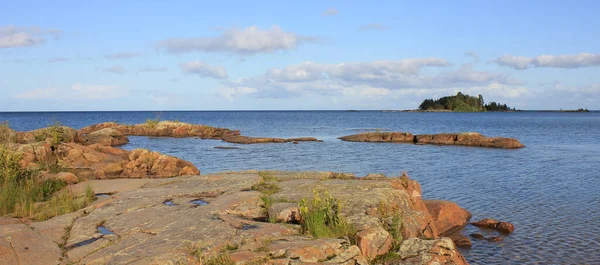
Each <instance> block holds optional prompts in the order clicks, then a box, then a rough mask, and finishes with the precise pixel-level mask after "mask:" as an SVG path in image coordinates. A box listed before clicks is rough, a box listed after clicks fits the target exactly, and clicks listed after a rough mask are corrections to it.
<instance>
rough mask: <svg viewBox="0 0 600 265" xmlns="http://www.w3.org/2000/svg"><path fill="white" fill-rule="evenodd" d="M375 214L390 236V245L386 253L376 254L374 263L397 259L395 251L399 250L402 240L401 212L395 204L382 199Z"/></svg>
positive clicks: (402, 217)
mask: <svg viewBox="0 0 600 265" xmlns="http://www.w3.org/2000/svg"><path fill="white" fill-rule="evenodd" d="M377 214H378V217H379V219H380V221H381V224H382V226H383V228H384V229H385V230H386V231H388V232H389V233H390V235H391V236H392V239H393V241H392V246H391V248H390V250H389V251H388V253H386V254H383V255H381V256H378V257H377V258H376V259H375V261H374V264H380V263H385V262H389V261H393V260H397V259H398V255H397V254H396V252H398V250H400V244H402V241H403V240H404V239H403V237H402V230H403V223H402V220H403V219H404V216H403V212H402V211H401V210H400V208H399V207H398V206H396V205H390V204H387V203H385V202H384V201H380V202H379V205H378V206H377Z"/></svg>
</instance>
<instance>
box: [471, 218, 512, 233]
mask: <svg viewBox="0 0 600 265" xmlns="http://www.w3.org/2000/svg"><path fill="white" fill-rule="evenodd" d="M471 224H472V225H474V226H477V227H484V228H490V229H496V230H498V231H499V232H502V233H504V234H510V233H512V232H513V231H515V226H514V225H513V224H511V223H509V222H501V221H498V220H496V219H492V218H485V219H482V220H479V221H477V222H473V223H471Z"/></svg>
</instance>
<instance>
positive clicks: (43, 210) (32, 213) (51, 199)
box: [0, 145, 94, 220]
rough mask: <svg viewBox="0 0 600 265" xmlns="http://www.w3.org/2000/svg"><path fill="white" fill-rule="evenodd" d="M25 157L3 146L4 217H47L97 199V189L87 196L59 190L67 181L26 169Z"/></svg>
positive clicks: (0, 192) (0, 204)
mask: <svg viewBox="0 0 600 265" xmlns="http://www.w3.org/2000/svg"><path fill="white" fill-rule="evenodd" d="M22 157H23V155H22V154H20V153H17V152H13V151H11V150H8V149H7V148H5V147H3V146H1V145H0V216H8V217H20V218H29V219H34V220H46V219H49V218H52V217H54V216H57V215H61V214H65V213H69V212H73V211H76V210H79V209H81V208H83V207H85V206H87V205H88V204H89V203H90V202H91V201H93V200H94V196H93V191H88V192H87V195H86V196H76V195H75V194H73V193H72V192H70V191H65V192H61V193H57V191H59V190H61V189H62V188H63V187H65V186H66V185H67V184H66V183H65V182H63V181H60V180H56V179H43V178H40V177H39V174H38V172H36V171H33V170H30V169H27V168H22V167H21V165H20V164H19V161H20V160H21V159H22ZM90 193H91V194H92V196H90V195H89V194H90Z"/></svg>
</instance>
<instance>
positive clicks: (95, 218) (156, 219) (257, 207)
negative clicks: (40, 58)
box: [0, 171, 437, 264]
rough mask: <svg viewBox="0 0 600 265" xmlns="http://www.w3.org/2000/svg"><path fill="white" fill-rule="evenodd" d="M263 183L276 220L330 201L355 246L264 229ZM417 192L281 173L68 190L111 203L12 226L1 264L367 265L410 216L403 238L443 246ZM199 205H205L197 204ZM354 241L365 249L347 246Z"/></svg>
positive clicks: (328, 175)
mask: <svg viewBox="0 0 600 265" xmlns="http://www.w3.org/2000/svg"><path fill="white" fill-rule="evenodd" d="M263 182H267V183H268V184H270V185H276V186H277V187H278V190H277V191H276V192H275V193H274V194H272V195H270V200H271V201H272V202H273V207H272V209H271V212H277V213H278V215H279V213H282V212H285V211H287V210H288V209H291V211H290V212H295V211H298V209H297V208H296V207H295V206H297V205H298V202H299V201H301V200H302V199H311V198H313V196H314V192H328V193H329V194H331V195H332V196H333V197H334V198H336V199H337V200H339V202H340V203H341V205H342V215H343V216H345V217H346V218H347V220H348V221H349V222H350V223H351V224H353V225H354V226H355V227H356V229H357V232H358V233H357V235H356V236H354V237H356V238H351V237H353V236H352V235H350V237H347V238H339V239H335V238H329V239H327V238H322V239H315V238H312V237H311V236H308V235H306V234H302V233H301V227H300V225H297V224H293V223H285V222H291V221H292V220H291V219H292V218H288V217H289V215H291V214H283V215H284V217H285V218H280V219H281V221H282V222H281V223H269V222H267V220H268V217H269V216H268V212H267V210H268V209H266V206H265V204H264V201H263V200H264V199H265V197H266V196H267V194H264V193H261V192H259V191H255V190H253V187H257V184H261V183H263ZM415 185H417V182H416V181H413V180H410V179H408V178H405V179H401V178H387V177H385V176H383V177H378V178H376V179H366V180H362V179H359V178H355V177H354V176H353V175H351V174H343V173H332V172H282V171H261V172H259V171H244V172H224V173H216V174H210V175H202V176H184V177H176V178H167V179H111V180H93V181H85V182H81V183H78V184H76V185H72V186H71V187H70V189H71V190H73V191H75V192H80V193H83V192H85V188H86V187H88V186H91V187H92V188H93V189H94V191H95V192H96V193H107V194H109V196H106V197H99V198H98V200H96V201H95V202H94V203H93V204H92V205H90V206H88V207H86V208H84V209H82V210H79V211H77V212H75V213H71V214H66V215H62V216H58V217H55V218H53V219H50V220H47V221H44V222H39V223H31V224H25V223H19V220H15V219H5V220H4V221H3V222H4V223H6V225H2V229H1V230H0V260H2V261H3V263H2V264H41V263H39V261H40V260H43V261H44V262H48V264H69V263H75V264H201V263H200V261H199V258H200V257H210V256H214V255H218V253H221V252H223V251H225V252H226V253H227V255H230V257H231V258H232V259H234V260H235V261H236V262H239V263H244V262H250V261H254V262H258V263H264V264H267V263H272V264H296V262H324V263H326V264H367V259H373V258H374V257H375V256H376V255H382V254H385V252H387V251H388V250H389V246H390V244H391V242H392V240H394V239H393V238H391V236H390V235H389V234H388V232H386V230H384V228H383V223H384V222H387V221H388V219H387V218H388V217H389V216H392V215H394V214H402V216H405V217H404V218H405V220H403V221H402V222H401V223H400V224H399V225H402V227H397V229H403V230H402V233H403V235H414V236H415V237H421V236H432V237H436V236H437V235H436V234H427V235H424V234H423V232H422V231H424V230H427V229H428V227H430V226H435V223H434V222H433V220H432V218H431V215H430V214H429V212H428V210H427V208H426V207H425V206H424V204H423V201H422V200H421V197H420V196H414V191H411V189H414V187H415ZM409 187H411V188H409ZM197 200H202V202H203V203H201V204H194V203H193V202H194V201H197ZM382 205H384V206H385V207H383V208H382ZM278 209H279V210H278ZM415 216H418V217H419V218H416V217H415ZM407 218H411V220H410V221H409V220H408V219H407ZM413 219H414V220H413ZM294 221H297V220H294ZM431 231H435V230H431ZM405 238H407V237H405ZM357 239H360V240H359V241H360V243H359V244H358V245H354V244H352V243H350V242H354V241H357ZM26 248H27V249H26ZM31 250H35V252H33V251H31ZM28 251H29V252H32V253H33V254H28V253H29V252H28ZM32 257H33V258H32ZM4 260H6V262H4Z"/></svg>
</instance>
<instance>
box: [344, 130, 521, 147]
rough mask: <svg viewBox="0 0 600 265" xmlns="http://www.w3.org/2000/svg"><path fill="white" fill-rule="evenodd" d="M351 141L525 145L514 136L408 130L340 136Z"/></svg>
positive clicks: (494, 145)
mask: <svg viewBox="0 0 600 265" xmlns="http://www.w3.org/2000/svg"><path fill="white" fill-rule="evenodd" d="M338 139H340V140H342V141H349V142H388V143H414V144H435V145H462V146H473V147H489V148H522V147H525V145H523V144H521V143H520V142H519V140H517V139H514V138H504V137H486V136H483V135H481V134H479V133H474V132H469V133H443V134H421V135H413V134H411V133H406V132H370V133H360V134H354V135H348V136H343V137H340V138H338Z"/></svg>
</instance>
